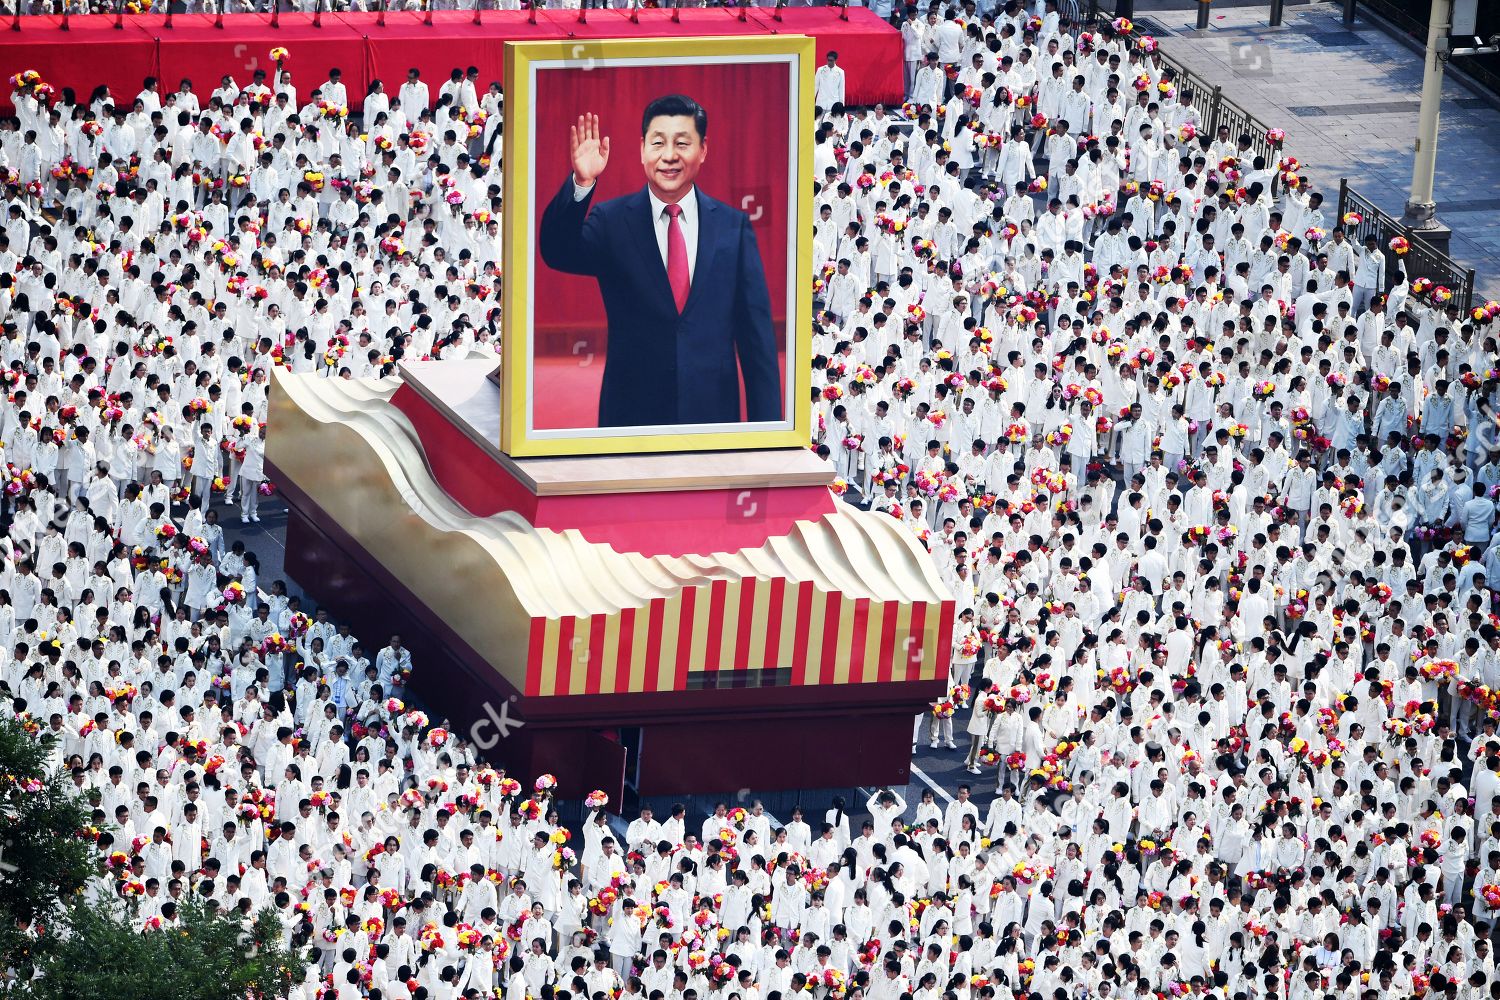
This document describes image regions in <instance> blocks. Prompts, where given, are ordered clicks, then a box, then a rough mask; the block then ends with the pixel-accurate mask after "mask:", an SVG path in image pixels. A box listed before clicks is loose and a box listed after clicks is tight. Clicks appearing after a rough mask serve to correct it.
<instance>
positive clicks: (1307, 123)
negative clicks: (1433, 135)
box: [1135, 0, 1500, 298]
mask: <svg viewBox="0 0 1500 1000" xmlns="http://www.w3.org/2000/svg"><path fill="white" fill-rule="evenodd" d="M1340 6H1341V5H1339V4H1336V3H1307V4H1300V5H1299V4H1296V3H1295V0H1289V2H1288V4H1287V8H1286V14H1285V17H1284V20H1283V24H1282V26H1281V27H1279V28H1271V27H1268V26H1267V15H1268V10H1269V7H1270V4H1269V3H1268V2H1265V0H1262V2H1260V3H1256V4H1250V5H1245V6H1241V5H1240V4H1230V3H1225V2H1222V0H1221V2H1217V3H1215V4H1214V6H1213V11H1212V19H1211V20H1210V22H1209V25H1210V26H1209V28H1208V29H1207V30H1205V31H1198V30H1196V29H1195V27H1194V24H1195V18H1196V16H1197V14H1196V9H1197V4H1196V3H1190V2H1184V0H1142V2H1139V3H1137V5H1136V10H1137V13H1138V15H1139V16H1138V17H1137V18H1136V19H1135V20H1136V22H1137V23H1140V22H1142V21H1144V22H1145V23H1144V25H1143V29H1144V30H1146V31H1148V32H1151V33H1152V34H1155V35H1156V36H1157V37H1158V38H1159V39H1161V47H1162V51H1164V52H1166V53H1167V54H1168V55H1170V56H1171V57H1172V58H1173V59H1174V60H1176V61H1177V62H1179V63H1182V64H1183V65H1185V66H1186V67H1187V68H1188V69H1190V70H1192V71H1193V72H1194V73H1196V74H1198V75H1199V76H1200V77H1202V78H1204V79H1206V80H1208V81H1210V82H1212V83H1215V84H1218V85H1220V86H1222V87H1223V88H1224V96H1225V97H1226V98H1229V99H1231V100H1233V101H1234V102H1235V103H1236V104H1238V105H1239V106H1240V107H1242V108H1244V109H1245V110H1246V111H1249V112H1250V113H1251V114H1253V115H1255V116H1257V117H1258V118H1260V119H1261V120H1262V121H1264V122H1266V123H1267V124H1268V125H1270V126H1272V127H1278V128H1282V129H1285V130H1286V134H1287V140H1286V149H1287V152H1288V153H1289V154H1290V155H1292V156H1295V157H1296V158H1297V159H1299V160H1301V161H1302V163H1303V165H1304V168H1305V172H1306V173H1308V174H1309V175H1310V176H1311V177H1312V178H1313V180H1314V182H1315V183H1316V184H1317V186H1318V189H1319V190H1321V191H1323V192H1324V194H1325V195H1326V197H1327V198H1328V201H1329V209H1330V210H1332V209H1334V208H1336V207H1337V206H1336V203H1337V199H1338V186H1339V178H1340V177H1347V178H1349V182H1350V184H1351V185H1353V187H1354V188H1355V189H1356V190H1358V191H1359V192H1360V193H1361V194H1362V195H1364V196H1366V197H1367V198H1369V199H1370V200H1371V201H1373V202H1375V204H1376V205H1378V206H1379V207H1380V208H1381V210H1383V211H1384V212H1386V213H1387V214H1389V215H1391V216H1393V217H1395V218H1400V217H1401V214H1402V211H1403V209H1404V207H1405V204H1406V196H1407V193H1408V192H1409V191H1410V188H1411V169H1412V155H1413V154H1412V142H1413V140H1414V139H1415V138H1416V133H1417V109H1418V106H1419V103H1420V98H1421V93H1422V58H1421V56H1420V55H1418V54H1417V53H1416V52H1414V51H1412V50H1411V49H1409V48H1407V47H1406V46H1405V45H1403V44H1402V43H1401V42H1400V41H1398V40H1396V39H1395V38H1394V37H1392V36H1391V35H1389V34H1387V33H1386V32H1385V31H1383V30H1382V29H1381V28H1380V27H1379V26H1378V25H1376V24H1375V23H1374V22H1372V21H1371V20H1369V19H1368V18H1367V17H1366V16H1365V15H1364V13H1363V11H1361V14H1360V17H1359V18H1358V19H1357V20H1356V21H1355V24H1354V28H1353V29H1352V30H1350V29H1346V28H1345V27H1344V25H1343V21H1342V18H1341V10H1340ZM1158 29H1163V30H1158ZM1435 188H1436V189H1435V194H1436V198H1437V203H1438V218H1440V219H1441V220H1442V221H1444V222H1445V223H1447V224H1448V225H1449V226H1450V227H1451V228H1452V229H1453V242H1452V246H1451V249H1450V253H1451V256H1452V257H1453V258H1454V259H1455V260H1457V261H1458V262H1459V263H1461V264H1463V265H1464V266H1466V267H1472V268H1474V269H1475V271H1476V276H1475V282H1476V289H1477V292H1476V294H1477V295H1478V296H1480V297H1482V298H1500V111H1496V110H1495V109H1494V108H1493V107H1491V106H1490V105H1489V104H1488V103H1487V102H1486V101H1485V100H1484V99H1483V98H1480V97H1477V96H1475V94H1473V93H1472V92H1470V91H1469V90H1468V89H1467V88H1465V87H1464V86H1463V85H1462V84H1461V83H1459V82H1458V81H1456V80H1455V79H1454V77H1453V76H1452V74H1448V75H1446V76H1445V77H1444V83H1443V109H1442V117H1441V121H1440V127H1439V136H1438V163H1437V183H1436V186H1435Z"/></svg>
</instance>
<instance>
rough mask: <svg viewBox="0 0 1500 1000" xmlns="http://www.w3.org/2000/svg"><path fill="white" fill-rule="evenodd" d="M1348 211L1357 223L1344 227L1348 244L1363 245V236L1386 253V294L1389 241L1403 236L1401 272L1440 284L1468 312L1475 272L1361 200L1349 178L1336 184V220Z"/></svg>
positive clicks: (1391, 275) (1392, 280)
mask: <svg viewBox="0 0 1500 1000" xmlns="http://www.w3.org/2000/svg"><path fill="white" fill-rule="evenodd" d="M1350 212H1357V213H1358V214H1359V215H1360V221H1359V222H1358V223H1356V224H1355V225H1352V226H1351V225H1348V224H1344V231H1345V233H1346V234H1347V235H1348V237H1349V241H1350V242H1351V243H1353V244H1355V245H1356V246H1360V245H1363V243H1364V240H1365V237H1367V236H1373V237H1375V245H1376V246H1378V247H1380V250H1381V252H1382V253H1384V254H1385V258H1386V268H1385V288H1384V289H1383V291H1387V292H1389V291H1390V290H1391V288H1392V287H1394V286H1395V284H1396V270H1397V268H1396V267H1394V266H1392V263H1393V260H1392V259H1393V258H1396V257H1397V256H1398V255H1396V254H1393V253H1392V252H1391V249H1390V245H1391V240H1392V239H1394V238H1396V237H1398V236H1399V237H1402V238H1403V239H1405V240H1406V241H1407V243H1408V244H1409V246H1408V249H1407V251H1406V253H1404V254H1401V255H1399V260H1400V270H1402V271H1403V272H1405V274H1406V277H1407V280H1408V281H1415V280H1416V279H1418V278H1426V279H1428V280H1429V281H1431V282H1432V283H1433V284H1434V285H1442V286H1444V287H1446V288H1448V289H1450V290H1451V291H1452V292H1453V299H1452V301H1453V303H1454V304H1455V305H1457V306H1458V309H1459V311H1460V312H1464V313H1467V312H1468V311H1469V309H1470V307H1472V306H1473V304H1474V269H1473V268H1465V267H1463V266H1462V265H1460V264H1458V263H1457V262H1455V261H1454V260H1453V258H1451V257H1448V256H1447V255H1445V254H1442V253H1439V252H1438V250H1437V249H1436V248H1435V247H1433V246H1432V244H1430V243H1428V242H1426V241H1425V240H1423V239H1422V238H1421V237H1419V236H1416V235H1415V234H1414V233H1413V232H1412V231H1411V230H1410V229H1408V228H1407V227H1406V226H1403V225H1402V224H1401V223H1400V222H1398V221H1397V220H1395V219H1393V218H1391V217H1390V216H1389V215H1386V214H1385V213H1384V212H1382V211H1381V210H1380V209H1379V208H1377V207H1376V206H1375V203H1374V202H1372V201H1371V200H1370V199H1368V198H1366V197H1364V196H1363V195H1361V194H1360V193H1359V192H1357V191H1355V190H1354V189H1353V188H1351V187H1350V186H1349V180H1348V178H1343V179H1340V181H1339V214H1338V217H1339V219H1341V220H1342V219H1343V218H1345V217H1346V216H1347V215H1348V214H1349V213H1350Z"/></svg>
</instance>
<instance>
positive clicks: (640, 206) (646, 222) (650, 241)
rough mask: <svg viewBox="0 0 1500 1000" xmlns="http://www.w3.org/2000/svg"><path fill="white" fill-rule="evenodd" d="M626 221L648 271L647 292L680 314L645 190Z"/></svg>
mask: <svg viewBox="0 0 1500 1000" xmlns="http://www.w3.org/2000/svg"><path fill="white" fill-rule="evenodd" d="M625 218H626V220H627V224H628V225H629V227H630V235H631V240H632V242H634V243H635V252H636V257H637V259H638V260H640V261H641V266H642V267H643V268H644V269H645V275H644V278H645V282H644V287H643V289H642V290H643V292H644V293H645V294H647V295H650V296H652V297H653V298H657V299H659V300H661V301H663V302H665V303H667V304H668V306H670V307H671V309H672V311H673V312H676V311H677V305H676V303H675V302H674V301H673V299H672V285H671V282H669V281H668V280H667V266H666V264H664V263H663V262H662V259H661V248H660V247H659V246H657V244H656V226H655V220H654V219H652V218H651V198H650V196H649V195H648V194H647V193H646V189H645V188H642V189H641V190H639V191H637V192H636V194H635V196H634V198H633V199H632V201H631V205H630V209H629V211H627V212H626V213H625Z"/></svg>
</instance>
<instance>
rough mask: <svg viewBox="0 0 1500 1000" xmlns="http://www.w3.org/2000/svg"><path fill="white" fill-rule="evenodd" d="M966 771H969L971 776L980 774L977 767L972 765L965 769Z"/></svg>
mask: <svg viewBox="0 0 1500 1000" xmlns="http://www.w3.org/2000/svg"><path fill="white" fill-rule="evenodd" d="M964 770H965V771H968V772H969V773H970V774H978V773H979V768H978V767H976V766H975V765H973V764H970V765H969V766H968V767H966V768H964Z"/></svg>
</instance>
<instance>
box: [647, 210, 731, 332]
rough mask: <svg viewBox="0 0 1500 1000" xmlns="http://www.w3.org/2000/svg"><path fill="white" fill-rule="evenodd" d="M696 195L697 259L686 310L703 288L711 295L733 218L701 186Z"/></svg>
mask: <svg viewBox="0 0 1500 1000" xmlns="http://www.w3.org/2000/svg"><path fill="white" fill-rule="evenodd" d="M693 195H694V198H695V199H696V201H697V202H698V259H697V260H696V261H695V262H694V264H693V284H692V286H691V287H690V288H689V289H688V299H687V303H686V304H685V305H684V306H683V307H682V311H683V312H687V311H688V310H689V309H691V308H692V307H693V303H694V302H695V301H697V299H698V296H699V294H700V292H699V289H700V288H701V289H704V291H703V292H702V293H701V294H703V295H708V294H709V288H710V286H711V285H713V284H714V281H713V273H714V267H715V264H716V262H717V259H718V256H719V251H720V250H722V249H723V246H724V243H725V242H726V240H727V239H728V234H727V232H726V230H727V229H728V227H729V221H730V220H729V213H728V212H725V211H724V209H723V207H722V206H720V205H719V203H718V202H716V201H714V200H713V199H712V198H710V197H708V196H707V195H705V194H704V193H703V191H702V190H701V189H695V190H694V191H693ZM663 273H665V271H663ZM725 287H728V286H725Z"/></svg>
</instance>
